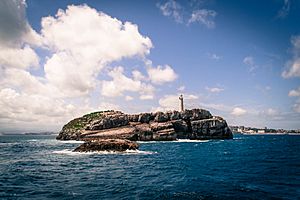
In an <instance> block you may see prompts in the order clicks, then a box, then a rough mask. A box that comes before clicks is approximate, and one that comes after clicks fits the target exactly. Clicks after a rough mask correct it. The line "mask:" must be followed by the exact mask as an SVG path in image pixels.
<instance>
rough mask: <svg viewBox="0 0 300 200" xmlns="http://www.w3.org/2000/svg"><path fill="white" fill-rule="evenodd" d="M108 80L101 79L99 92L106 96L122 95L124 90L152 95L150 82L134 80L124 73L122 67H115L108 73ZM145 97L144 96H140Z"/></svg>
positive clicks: (152, 90) (152, 88)
mask: <svg viewBox="0 0 300 200" xmlns="http://www.w3.org/2000/svg"><path fill="white" fill-rule="evenodd" d="M108 75H109V76H110V77H111V78H112V80H110V81H102V86H101V94H102V95H104V96H107V97H116V96H122V95H123V93H124V92H126V91H129V92H138V93H140V94H141V95H147V96H148V97H149V98H150V97H151V99H152V98H153V95H154V90H155V89H154V87H153V86H152V85H150V84H147V83H143V82H141V81H139V80H134V79H132V78H130V77H127V76H126V75H124V68H123V67H116V68H114V69H113V70H112V71H110V72H109V73H108ZM142 99H145V98H142Z"/></svg>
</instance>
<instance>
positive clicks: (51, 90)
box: [0, 0, 300, 132]
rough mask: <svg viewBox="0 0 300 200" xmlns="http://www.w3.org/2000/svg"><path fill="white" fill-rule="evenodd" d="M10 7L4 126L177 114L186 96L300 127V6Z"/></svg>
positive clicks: (285, 1) (195, 103) (272, 0)
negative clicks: (107, 113)
mask: <svg viewBox="0 0 300 200" xmlns="http://www.w3.org/2000/svg"><path fill="white" fill-rule="evenodd" d="M2 4H3V5H2V6H1V7H2V9H0V14H1V15H2V16H5V18H3V19H5V20H2V21H1V22H0V29H1V30H0V33H1V35H0V41H1V46H0V47H1V52H3V54H2V55H3V56H0V67H1V71H0V72H1V74H2V75H1V76H0V80H1V81H0V90H1V92H0V95H1V96H2V95H3V96H2V97H3V98H2V99H3V100H2V101H1V102H0V103H1V107H2V110H1V112H2V113H4V114H3V116H2V115H0V125H1V126H0V127H1V129H0V131H3V132H13V131H23V130H25V131H26V130H28V131H40V130H59V129H60V128H61V126H62V125H63V124H64V123H66V122H67V121H68V120H70V119H72V118H73V117H76V116H80V115H82V114H84V113H86V112H91V111H95V110H103V109H118V110H122V111H124V112H129V113H138V112H150V111H153V112H154V111H157V110H170V109H178V106H179V101H178V95H179V94H181V93H182V94H184V97H185V105H186V107H187V108H192V107H201V108H206V109H208V110H210V111H211V112H212V113H213V114H214V115H220V116H223V117H224V118H225V119H226V120H227V121H228V123H229V124H230V125H246V126H254V127H264V126H267V127H272V128H285V129H298V128H300V123H299V121H300V26H299V24H300V12H299V10H300V2H299V1H293V0H268V1H241V0H240V1H238V0H233V1H226V2H225V1H218V0H201V1H200V0H199V1H197V0H190V1H173V0H166V1H124V0H122V1H108V0H107V1H105V0H103V1H94V0H90V1H83V0H82V1H67V0H51V1H50V0H44V1H39V0H27V1H26V3H24V2H23V1H20V0H14V1H4V2H2ZM58 10H60V11H58ZM58 12H59V14H58ZM126 22H130V23H126ZM106 23H107V24H108V25H103V24H106ZM8 24H10V25H9V26H8ZM14 24H15V26H14ZM126 24H127V25H126ZM6 27H8V28H6ZM134 27H136V28H137V29H134ZM12 33H14V34H12ZM17 58H19V59H17ZM15 59H16V60H20V61H21V62H22V63H21V64H20V63H19V62H17V61H16V60H15ZM24 99H27V100H24Z"/></svg>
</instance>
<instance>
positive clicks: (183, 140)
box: [137, 139, 209, 144]
mask: <svg viewBox="0 0 300 200" xmlns="http://www.w3.org/2000/svg"><path fill="white" fill-rule="evenodd" d="M171 142H182V143H188V142H196V143H199V142H209V140H190V139H177V140H171V141H137V143H140V144H143V143H145V144H147V143H171Z"/></svg>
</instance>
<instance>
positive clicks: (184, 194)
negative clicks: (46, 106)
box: [0, 135, 300, 200]
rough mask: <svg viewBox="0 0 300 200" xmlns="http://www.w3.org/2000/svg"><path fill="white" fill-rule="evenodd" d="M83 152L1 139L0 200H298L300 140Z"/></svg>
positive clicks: (50, 141)
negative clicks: (111, 151)
mask: <svg viewBox="0 0 300 200" xmlns="http://www.w3.org/2000/svg"><path fill="white" fill-rule="evenodd" d="M78 145H79V144H78V143H69V142H68V143H66V142H61V141H56V140H55V139H54V136H0V199H118V200H120V199H299V198H300V136H292V135H277V136H274V135H265V136H261V135H259V136H258V135H257V136H244V135H237V136H235V137H234V139H233V140H224V141H223V140H209V141H194V142H188V141H180V142H149V143H140V151H132V152H126V153H88V154H87V153H72V149H74V148H75V147H76V146H78Z"/></svg>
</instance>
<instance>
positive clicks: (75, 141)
mask: <svg viewBox="0 0 300 200" xmlns="http://www.w3.org/2000/svg"><path fill="white" fill-rule="evenodd" d="M59 142H61V143H67V144H82V143H84V141H78V140H64V141H61V140H59Z"/></svg>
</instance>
